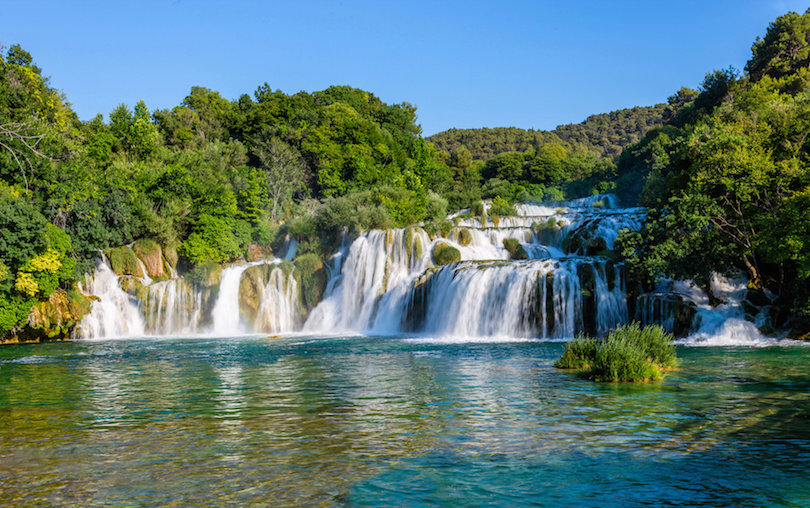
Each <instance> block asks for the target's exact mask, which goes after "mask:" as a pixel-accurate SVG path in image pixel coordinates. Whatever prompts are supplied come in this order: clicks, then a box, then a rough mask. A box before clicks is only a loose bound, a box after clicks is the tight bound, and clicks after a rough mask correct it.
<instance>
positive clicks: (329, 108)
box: [0, 13, 810, 337]
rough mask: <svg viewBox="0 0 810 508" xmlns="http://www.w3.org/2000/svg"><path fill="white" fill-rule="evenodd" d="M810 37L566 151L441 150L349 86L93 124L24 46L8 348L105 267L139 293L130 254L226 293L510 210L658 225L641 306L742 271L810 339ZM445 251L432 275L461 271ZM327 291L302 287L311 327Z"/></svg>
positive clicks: (8, 140) (786, 26)
mask: <svg viewBox="0 0 810 508" xmlns="http://www.w3.org/2000/svg"><path fill="white" fill-rule="evenodd" d="M808 20H810V14H807V13H806V14H804V15H798V14H795V13H790V14H787V15H785V16H782V17H780V18H778V19H777V20H776V21H774V23H772V24H771V25H770V26H769V28H768V30H767V33H766V34H765V37H764V38H762V39H758V40H757V41H756V42H755V43H754V46H753V48H752V58H751V60H750V61H749V62H748V64H747V65H746V67H745V72H744V73H743V74H740V73H739V72H738V71H736V70H735V69H732V68H729V69H724V70H715V71H712V72H710V73H708V74H707V75H706V78H705V79H704V81H703V83H702V84H701V86H700V87H699V89H698V90H692V89H690V88H686V87H683V88H681V89H679V90H678V91H677V92H676V93H674V94H673V95H672V96H671V97H669V98H668V101H667V104H660V105H656V106H653V107H648V108H633V109H631V110H622V111H616V112H612V113H608V114H604V115H594V116H591V117H589V118H588V119H587V120H585V122H583V123H581V124H577V125H566V126H560V127H558V128H557V129H555V130H554V131H551V132H540V131H523V130H520V129H514V128H504V129H478V130H455V129H453V130H451V131H448V132H446V133H441V134H437V135H435V136H432V137H431V138H429V139H424V138H422V137H421V135H420V134H421V128H420V126H419V125H418V124H417V123H416V108H415V107H414V106H413V105H411V104H409V103H407V102H404V103H401V104H385V103H383V102H382V101H381V100H380V99H379V98H377V97H375V96H374V95H373V94H371V93H369V92H366V91H363V90H359V89H355V88H350V87H347V86H334V87H330V88H328V89H326V90H322V91H318V92H313V93H307V92H299V93H296V94H294V95H287V94H285V93H283V92H281V91H279V90H273V89H272V88H271V87H270V86H269V85H268V84H266V83H265V84H263V85H261V86H259V87H258V88H257V89H256V90H255V91H254V92H253V93H252V94H243V95H241V96H240V97H238V98H236V99H234V100H229V99H226V98H223V97H222V96H221V95H220V94H219V92H216V91H214V90H210V89H208V88H205V87H199V86H195V87H192V88H191V90H190V93H189V95H188V96H187V97H186V98H185V99H183V101H182V102H181V103H180V104H179V105H177V106H175V107H174V108H171V109H166V110H156V111H151V112H150V110H149V108H148V107H147V105H146V104H145V103H144V102H143V101H140V102H138V103H137V104H135V105H134V106H130V105H126V104H121V105H119V106H118V107H116V108H115V109H114V110H113V111H111V112H109V114H108V115H107V117H106V119H105V117H104V116H103V115H98V116H97V117H96V118H94V119H92V120H90V121H86V122H82V121H80V120H79V119H78V118H77V117H76V115H75V114H74V113H73V112H72V111H71V109H70V106H69V103H68V102H67V100H66V98H65V97H64V96H63V95H62V94H61V93H60V92H59V91H58V90H55V89H54V88H52V87H51V86H50V83H49V81H48V79H47V78H44V77H43V76H42V70H41V69H40V68H39V67H37V66H36V65H35V64H34V59H33V57H32V56H31V55H30V54H29V53H27V52H26V51H25V50H24V49H23V48H21V47H20V46H19V45H13V46H11V48H9V49H8V50H7V51H5V52H2V51H0V337H7V336H9V335H15V334H18V333H19V332H21V331H24V330H25V329H26V327H29V323H28V316H29V314H30V311H31V310H32V309H33V308H34V306H35V305H37V304H39V303H44V302H48V301H49V298H50V297H51V295H53V294H54V293H55V292H56V291H58V290H63V291H69V290H71V289H72V288H73V287H74V285H75V281H76V280H79V279H81V278H82V276H83V274H84V273H85V272H86V271H88V270H89V269H91V268H92V267H93V265H94V263H95V259H96V258H97V257H98V255H99V252H108V253H109V257H110V260H111V262H112V263H113V266H114V267H115V268H116V270H120V272H121V273H139V271H140V266H136V265H138V263H137V258H135V254H134V253H132V250H131V249H129V248H126V249H125V250H122V249H121V246H123V245H134V246H135V249H136V251H137V252H138V255H139V256H141V258H142V259H145V260H148V261H149V262H148V263H147V268H148V270H149V271H150V273H153V274H154V275H155V276H157V277H161V276H164V274H165V271H164V267H163V266H159V265H162V263H154V262H152V258H155V259H156V258H157V256H154V253H155V252H157V251H158V249H160V250H162V252H163V253H164V255H165V256H166V259H167V260H168V262H169V264H170V265H171V266H172V267H176V268H177V269H178V270H180V271H181V272H187V273H189V274H190V276H191V277H192V279H193V280H195V281H196V282H197V283H198V284H200V285H210V284H211V283H212V281H213V280H214V279H216V273H217V272H216V270H215V269H214V268H213V267H214V266H215V265H216V264H221V263H225V262H232V261H236V260H239V259H242V258H244V257H245V256H247V255H248V254H249V253H250V252H254V253H255V252H269V251H270V250H271V249H272V248H274V247H275V249H276V250H278V248H279V247H280V246H281V245H283V243H284V241H285V239H286V238H288V237H293V238H295V239H296V240H297V241H298V242H299V250H298V254H299V255H301V256H303V255H307V254H310V255H311V256H310V257H309V258H305V259H307V262H308V263H309V266H310V267H316V266H317V262H316V260H320V261H321V262H322V261H323V260H324V259H325V258H326V256H328V255H329V254H330V253H331V252H333V251H334V249H336V248H337V246H338V245H339V242H340V241H341V239H342V237H343V235H344V234H349V235H352V234H356V233H357V232H359V231H362V230H367V229H370V228H386V227H407V226H409V225H412V224H417V223H420V222H424V223H426V226H425V227H426V229H427V230H429V231H432V232H433V233H434V236H435V235H439V234H441V235H443V236H445V237H446V236H448V235H450V234H451V229H452V223H450V222H448V221H446V220H445V216H446V214H447V213H448V212H455V211H457V210H460V209H464V208H469V209H470V214H471V215H472V216H477V217H481V218H483V217H484V216H485V213H484V209H485V207H484V205H483V203H482V200H489V202H490V203H491V206H490V208H489V213H488V215H489V216H490V217H491V219H492V221H493V222H494V223H497V221H498V220H499V219H498V217H499V216H502V215H510V214H514V206H513V205H514V203H515V202H516V201H543V200H558V199H563V198H568V197H579V196H582V195H586V194H591V193H601V192H607V191H615V192H617V194H619V196H620V197H621V198H622V199H623V200H624V201H626V202H627V203H633V202H638V203H640V204H641V205H643V206H647V207H649V208H650V209H651V210H650V212H649V213H648V223H647V226H646V227H645V229H644V230H643V231H641V232H638V233H633V234H626V235H624V236H623V237H622V238H621V239H620V241H619V244H618V245H619V246H620V248H621V250H622V252H623V254H624V255H625V257H626V261H627V266H628V267H629V269H630V272H631V276H632V279H631V281H630V283H631V284H634V285H636V286H638V285H642V286H643V285H649V284H652V283H653V282H654V281H655V280H656V279H657V278H660V277H662V276H670V277H676V278H692V279H693V280H695V281H697V282H698V283H700V284H703V285H704V286H707V287H708V285H707V281H708V275H709V274H710V273H711V272H712V271H734V270H743V271H746V272H747V273H748V274H749V276H750V278H751V281H752V287H753V288H755V289H758V290H763V291H765V290H767V291H769V292H772V293H774V294H776V295H777V296H778V298H779V300H778V301H777V303H778V304H779V305H780V306H782V307H784V308H790V309H791V311H792V312H791V313H790V314H791V315H792V316H794V323H792V324H795V323H796V322H797V321H796V320H797V319H798V320H799V321H800V320H802V319H804V320H806V323H807V326H808V329H810V289H808V288H810V226H808V224H810V215H808V214H810V212H809V211H808V210H810V176H809V175H810V172H808V170H807V167H808V164H810V144H808V142H807V139H810V136H809V134H810V130H809V129H810V127H808V125H810V124H808V122H807V118H808V117H810V98H809V97H810V70H808V62H809V61H810V56H808V55H810V45H809V44H808V40H807V37H806V35H807V33H808V31H810V29H809V28H808V27H809V26H810V21H808ZM553 229H554V224H553V223H550V222H549V223H547V224H544V225H543V224H541V225H538V226H537V227H536V231H537V232H542V231H543V230H548V231H553ZM459 240H460V241H461V242H466V241H468V240H469V239H468V238H466V237H460V238H459ZM414 241H415V240H414ZM425 247H426V246H424V245H421V241H420V242H418V243H416V241H415V243H414V245H413V248H414V251H415V252H417V253H418V252H421V250H422V249H423V248H425ZM448 247H449V245H448ZM586 248H587V250H589V251H594V253H598V252H601V246H598V245H594V246H586ZM450 249H452V247H450ZM445 250H446V252H442V249H439V254H438V255H437V253H436V252H435V251H434V258H436V259H437V260H438V259H441V260H442V261H444V262H449V261H448V260H453V259H456V255H455V254H454V253H453V252H452V250H449V249H445ZM456 252H457V251H456ZM513 255H514V254H513ZM315 271H316V272H317V269H316V270H315ZM313 273H314V272H313ZM318 273H320V272H318ZM316 277H320V275H317V276H316ZM320 285H321V284H320V282H319V281H316V280H312V281H310V282H309V283H305V286H308V287H309V288H310V291H311V292H310V294H309V295H307V296H306V298H305V299H306V300H307V304H308V305H311V303H312V302H311V301H310V300H311V299H312V298H315V297H316V296H317V294H318V290H317V288H319V287H320ZM63 307H64V306H63ZM80 307H81V306H79V307H76V308H77V309H78V308H80ZM785 324H786V323H785V322H775V323H774V325H775V326H777V327H778V326H783V325H785ZM29 328H30V327H29Z"/></svg>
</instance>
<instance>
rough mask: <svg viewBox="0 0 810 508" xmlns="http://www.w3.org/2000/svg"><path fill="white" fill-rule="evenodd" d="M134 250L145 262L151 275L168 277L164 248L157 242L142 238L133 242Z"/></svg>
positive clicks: (161, 277)
mask: <svg viewBox="0 0 810 508" xmlns="http://www.w3.org/2000/svg"><path fill="white" fill-rule="evenodd" d="M132 251H133V252H134V253H135V255H136V256H138V259H140V260H141V261H142V262H143V265H144V266H145V267H146V273H148V274H149V277H151V278H153V279H164V278H166V277H168V274H167V273H166V270H165V266H164V263H163V250H162V249H161V248H160V245H158V243H157V242H155V241H154V240H150V239H148V238H142V239H140V240H138V241H137V242H135V243H134V244H132Z"/></svg>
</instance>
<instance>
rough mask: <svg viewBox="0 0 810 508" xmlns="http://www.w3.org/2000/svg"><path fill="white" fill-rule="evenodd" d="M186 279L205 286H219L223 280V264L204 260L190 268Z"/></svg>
mask: <svg viewBox="0 0 810 508" xmlns="http://www.w3.org/2000/svg"><path fill="white" fill-rule="evenodd" d="M186 279H187V280H189V281H190V282H191V283H192V284H195V285H197V286H200V287H204V288H208V287H212V286H218V285H219V283H220V281H221V280H222V265H220V264H218V263H214V262H213V261H203V262H202V263H199V264H198V265H196V266H194V268H192V269H191V270H189V272H188V275H187V276H186Z"/></svg>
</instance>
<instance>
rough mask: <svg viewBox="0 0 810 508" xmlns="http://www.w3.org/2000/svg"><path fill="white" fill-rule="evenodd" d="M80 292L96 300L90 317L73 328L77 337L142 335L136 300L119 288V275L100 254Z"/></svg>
mask: <svg viewBox="0 0 810 508" xmlns="http://www.w3.org/2000/svg"><path fill="white" fill-rule="evenodd" d="M79 289H80V290H81V291H82V292H84V293H85V294H89V295H93V296H95V297H96V298H97V299H96V300H95V301H94V302H93V305H92V307H91V309H90V314H89V315H87V316H85V318H84V319H83V320H82V322H81V323H79V326H78V327H77V328H76V331H75V332H74V333H75V335H76V337H78V338H96V337H126V336H138V335H143V333H144V330H145V323H144V319H143V316H142V315H141V313H140V310H139V309H138V306H137V304H136V303H135V299H134V298H133V297H131V296H130V295H128V294H127V293H126V291H124V290H123V289H121V286H120V285H119V276H118V275H116V274H115V272H113V270H112V268H110V265H109V263H108V262H107V259H106V258H104V257H103V255H102V259H101V260H100V261H99V265H98V268H96V271H95V274H93V275H92V276H91V275H89V274H88V275H87V276H86V277H85V281H84V284H80V285H79Z"/></svg>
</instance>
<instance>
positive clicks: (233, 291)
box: [211, 263, 258, 335]
mask: <svg viewBox="0 0 810 508" xmlns="http://www.w3.org/2000/svg"><path fill="white" fill-rule="evenodd" d="M255 264H258V263H250V264H245V265H236V266H229V267H227V268H224V269H223V270H222V279H221V281H220V283H219V297H218V298H217V303H216V304H215V305H214V308H213V309H212V310H211V321H212V323H213V326H212V327H211V332H212V333H213V334H215V335H234V334H237V335H238V334H240V333H244V332H246V331H247V330H246V328H245V327H244V326H242V323H241V322H240V319H239V282H240V280H241V279H242V274H243V273H244V272H245V270H247V269H248V267H249V266H253V265H255Z"/></svg>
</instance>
